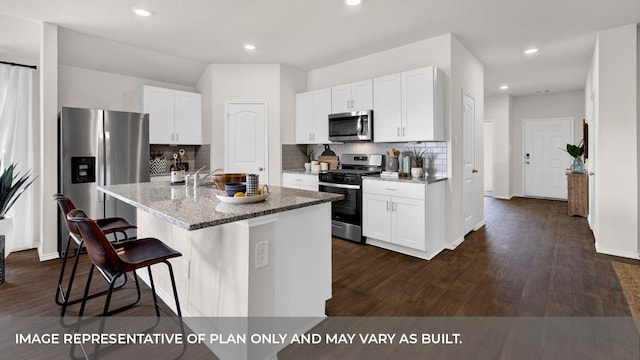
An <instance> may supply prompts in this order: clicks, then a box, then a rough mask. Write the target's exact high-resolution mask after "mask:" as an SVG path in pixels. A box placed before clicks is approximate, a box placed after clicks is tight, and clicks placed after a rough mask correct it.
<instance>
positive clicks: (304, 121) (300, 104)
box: [296, 91, 313, 144]
mask: <svg viewBox="0 0 640 360" xmlns="http://www.w3.org/2000/svg"><path fill="white" fill-rule="evenodd" d="M312 134H313V92H312V91H307V92H304V93H300V94H296V144H310V143H311V141H312V140H311V138H312Z"/></svg>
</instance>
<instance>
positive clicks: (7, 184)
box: [0, 164, 35, 284]
mask: <svg viewBox="0 0 640 360" xmlns="http://www.w3.org/2000/svg"><path fill="white" fill-rule="evenodd" d="M15 168H16V164H11V165H9V166H8V167H7V168H6V169H4V171H3V172H2V174H0V235H1V236H0V284H2V283H3V282H4V248H5V240H6V239H5V237H10V236H12V233H13V221H12V220H11V219H9V218H6V215H7V212H9V210H10V209H11V207H12V206H13V204H15V202H16V200H18V198H19V197H20V195H22V193H23V192H24V191H25V190H26V189H27V188H28V187H29V186H30V185H31V184H32V183H33V181H34V180H35V178H31V173H30V172H27V173H26V174H24V175H22V176H20V173H17V172H16V173H15V174H14V171H15Z"/></svg>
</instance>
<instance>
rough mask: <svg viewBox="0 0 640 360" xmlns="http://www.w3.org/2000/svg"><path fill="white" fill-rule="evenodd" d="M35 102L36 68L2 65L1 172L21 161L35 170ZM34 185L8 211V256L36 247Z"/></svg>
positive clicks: (22, 165) (19, 167)
mask: <svg viewBox="0 0 640 360" xmlns="http://www.w3.org/2000/svg"><path fill="white" fill-rule="evenodd" d="M32 102H33V70H32V69H29V68H25V67H21V66H11V65H5V64H0V167H2V169H0V171H2V170H4V168H5V167H6V166H7V165H9V164H11V163H16V164H17V166H16V170H17V171H19V172H20V174H24V173H25V172H27V171H29V170H32V169H33V164H34V162H33V148H34V144H33V118H32V115H33V114H32ZM14 174H15V173H14ZM34 185H35V184H32V185H31V186H30V187H29V188H28V189H27V190H26V191H25V192H24V193H23V194H22V195H21V196H20V198H19V199H18V201H16V202H15V204H14V205H13V207H12V208H11V210H9V213H8V214H7V217H10V218H12V221H13V235H12V237H11V238H7V239H6V244H5V247H6V249H5V256H7V255H8V254H9V253H10V252H11V251H16V250H23V249H30V248H34V247H36V244H37V242H36V239H35V236H36V234H35V231H34V225H35V224H34V222H35V202H34V200H35V199H34V196H33V191H34V190H33V188H34V187H35V186H34Z"/></svg>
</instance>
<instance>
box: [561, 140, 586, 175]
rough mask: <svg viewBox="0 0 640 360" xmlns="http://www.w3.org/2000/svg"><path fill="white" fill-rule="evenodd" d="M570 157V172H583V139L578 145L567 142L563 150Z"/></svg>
mask: <svg viewBox="0 0 640 360" xmlns="http://www.w3.org/2000/svg"><path fill="white" fill-rule="evenodd" d="M565 151H566V152H567V153H568V154H569V155H570V156H571V157H572V158H573V163H572V164H571V172H572V173H576V174H584V163H583V162H582V153H583V152H584V141H580V144H578V145H572V144H567V149H566V150H565Z"/></svg>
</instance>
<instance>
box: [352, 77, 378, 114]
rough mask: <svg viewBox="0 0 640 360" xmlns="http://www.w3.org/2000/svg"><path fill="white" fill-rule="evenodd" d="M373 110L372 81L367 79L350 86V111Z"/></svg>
mask: <svg viewBox="0 0 640 360" xmlns="http://www.w3.org/2000/svg"><path fill="white" fill-rule="evenodd" d="M371 109H373V80H372V79H367V80H362V81H357V82H354V83H353V84H351V111H362V110H371Z"/></svg>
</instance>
